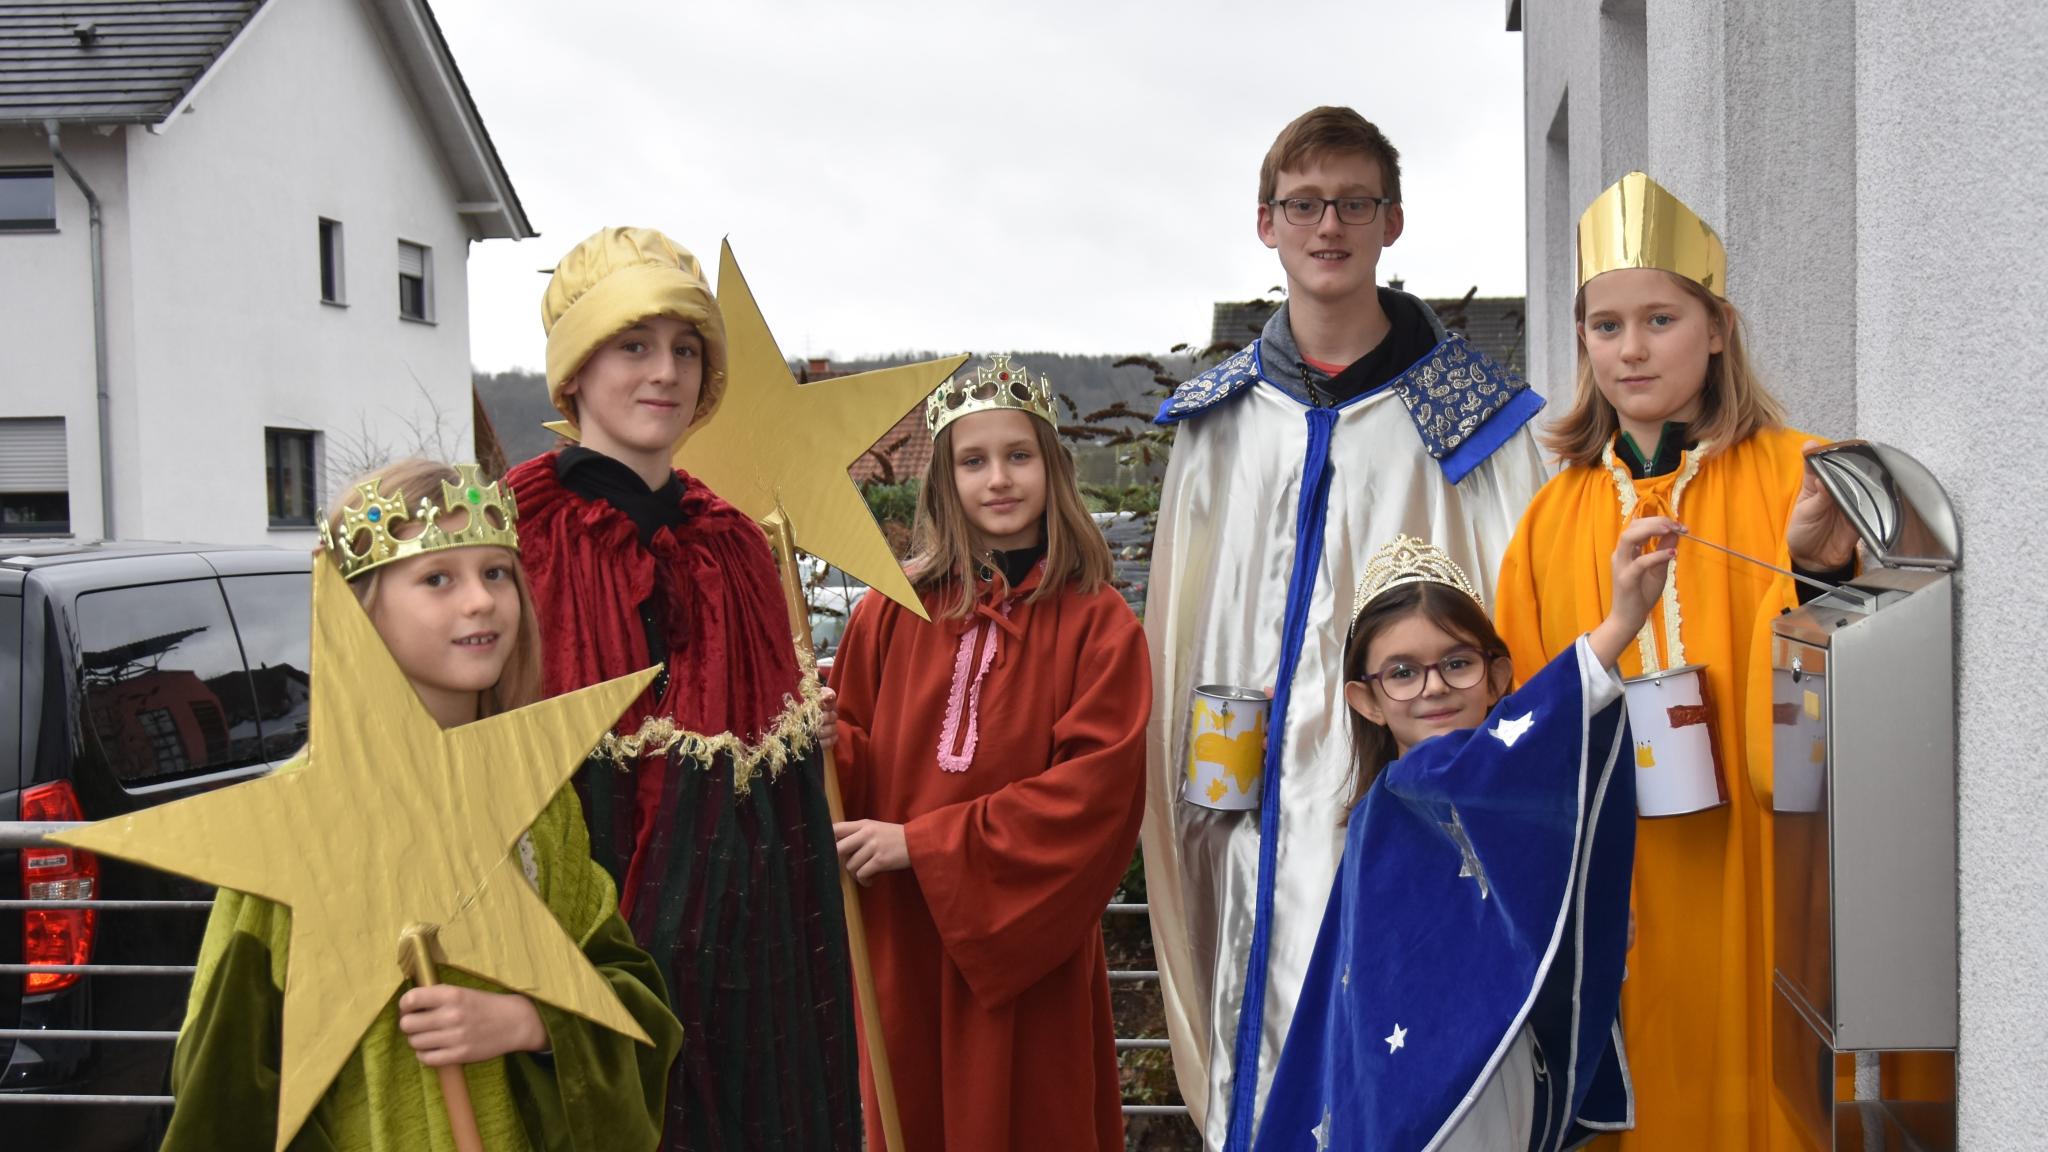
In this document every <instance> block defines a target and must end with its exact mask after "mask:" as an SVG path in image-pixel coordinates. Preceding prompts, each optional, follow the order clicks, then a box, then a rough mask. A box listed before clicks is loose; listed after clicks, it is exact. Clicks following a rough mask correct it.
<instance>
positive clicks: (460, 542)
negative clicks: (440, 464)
mask: <svg viewBox="0 0 2048 1152" xmlns="http://www.w3.org/2000/svg"><path fill="white" fill-rule="evenodd" d="M455 474H456V480H455V482H454V483H452V484H451V483H449V482H448V481H446V480H443V481H441V507H439V508H437V507H435V506H434V502H433V501H431V500H429V499H427V498H426V497H424V496H422V497H420V501H419V503H418V505H416V506H415V507H414V508H413V510H412V511H410V512H408V511H406V508H405V492H404V490H402V489H393V490H392V493H391V495H389V496H385V495H381V494H379V493H378V491H377V481H375V480H365V481H363V482H362V483H361V484H358V485H356V487H355V491H356V494H357V495H358V496H359V497H360V499H358V500H357V501H356V503H355V504H354V505H353V506H350V505H347V504H344V505H343V506H342V509H341V527H340V529H339V530H338V531H333V532H330V531H329V529H328V524H327V517H326V515H325V514H322V515H321V516H320V517H319V520H320V546H321V548H323V549H325V550H326V551H327V552H328V553H329V554H331V555H332V556H333V557H334V562H335V563H336V564H337V565H338V566H340V568H341V576H342V579H344V580H353V579H355V578H356V577H358V576H361V575H362V574H363V573H365V572H368V571H370V570H371V569H373V568H381V567H383V566H384V565H386V564H389V563H391V562H392V561H393V560H403V559H405V558H406V557H408V556H418V555H421V554H422V553H426V552H440V551H443V550H444V549H448V548H480V547H485V546H494V547H498V548H510V549H511V550H513V551H514V552H517V551H518V550H519V531H518V528H517V526H516V524H515V521H516V520H517V518H518V511H517V508H516V506H515V504H514V501H513V498H512V490H511V489H510V488H506V487H504V486H502V485H500V484H497V483H490V484H486V483H484V481H483V478H482V477H481V476H479V475H478V474H477V466H476V465H474V464H457V465H456V466H455ZM444 509H445V511H444ZM457 509H461V510H463V511H466V512H468V513H469V520H468V522H467V523H466V524H464V525H463V526H462V530H461V531H459V532H450V531H448V530H447V529H446V528H443V527H442V526H441V523H440V519H441V517H442V516H444V515H446V514H447V513H448V512H453V511H455V510H457ZM400 522H418V523H422V524H425V525H426V527H425V529H423V530H422V531H421V532H420V533H419V534H418V535H416V536H411V537H407V538H406V539H403V540H401V539H399V538H398V537H397V536H394V535H392V531H393V529H395V528H397V526H398V525H399V523H400Z"/></svg>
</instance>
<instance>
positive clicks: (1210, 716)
mask: <svg viewBox="0 0 2048 1152" xmlns="http://www.w3.org/2000/svg"><path fill="white" fill-rule="evenodd" d="M1272 706H1273V701H1272V699H1271V698H1269V697H1268V696H1267V695H1266V694H1265V693H1264V692H1262V691H1260V690H1259V689H1257V688H1240V687H1237V686H1235V685H1231V684H1204V685H1202V686H1201V687H1199V688H1196V689H1195V690H1194V692H1193V693H1192V694H1191V699H1190V700H1189V702H1188V742H1187V748H1188V778H1187V783H1186V784H1185V785H1183V786H1182V788H1181V796H1182V798H1183V799H1185V800H1187V801H1188V802H1189V803H1191V804H1199V805H1201V806H1202V807H1204V808H1216V809H1220V810H1222V811H1225V812H1244V811H1249V810H1251V809H1254V808H1257V807H1258V806H1259V788H1260V785H1261V783H1262V779H1261V778H1262V776H1263V774H1264V768H1265V763H1266V714H1267V712H1268V710H1269V709H1271V708H1272Z"/></svg>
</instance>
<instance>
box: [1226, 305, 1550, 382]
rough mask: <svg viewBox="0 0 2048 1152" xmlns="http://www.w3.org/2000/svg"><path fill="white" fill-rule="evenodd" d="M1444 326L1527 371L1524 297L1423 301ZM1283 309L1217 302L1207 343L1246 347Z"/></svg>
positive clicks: (1511, 367)
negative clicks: (1268, 320) (1275, 313)
mask: <svg viewBox="0 0 2048 1152" xmlns="http://www.w3.org/2000/svg"><path fill="white" fill-rule="evenodd" d="M1423 303H1425V304H1428V305H1429V306H1430V309H1431V310H1432V311H1434V312H1435V313H1436V314H1437V317H1438V318H1439V319H1441V320H1442V321H1443V322H1444V327H1446V328H1449V329H1450V330H1451V331H1453V332H1457V333H1459V334H1461V335H1463V336H1464V337H1465V339H1467V340H1469V341H1471V342H1472V343H1473V344H1474V345H1476V346H1477V347H1478V348H1479V350H1480V351H1482V352H1484V353H1486V354H1487V355H1488V356H1490V357H1492V358H1493V360H1494V362H1495V363H1497V364H1499V365H1500V366H1502V367H1503V368H1506V369H1508V370H1509V371H1511V372H1517V373H1519V372H1521V371H1522V367H1523V355H1522V348H1523V337H1524V336H1525V335H1526V334H1527V327H1528V312H1527V307H1528V305H1527V302H1526V301H1525V300H1524V299H1523V298H1522V297H1520V296H1472V297H1469V298H1463V297H1461V298H1445V299H1439V300H1425V301H1423ZM1279 308H1280V302H1279V301H1278V300H1243V301H1233V302H1222V303H1218V304H1217V305H1216V307H1215V310H1214V313H1213V316H1212V319H1211V321H1210V329H1209V339H1210V342H1211V343H1212V344H1213V345H1215V346H1216V347H1217V348H1230V349H1236V348H1242V347H1243V346H1245V345H1246V344H1249V343H1251V342H1252V341H1253V340H1255V339H1257V338H1258V335H1259V333H1260V332H1261V331H1262V330H1264V328H1265V326H1266V320H1267V318H1268V317H1270V316H1272V315H1273V313H1274V312H1276V311H1278V310H1279Z"/></svg>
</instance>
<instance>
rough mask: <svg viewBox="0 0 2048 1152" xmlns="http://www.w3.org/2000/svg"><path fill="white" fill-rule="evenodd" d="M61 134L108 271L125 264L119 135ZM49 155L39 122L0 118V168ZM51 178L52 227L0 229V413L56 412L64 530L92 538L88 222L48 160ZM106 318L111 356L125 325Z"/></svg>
mask: <svg viewBox="0 0 2048 1152" xmlns="http://www.w3.org/2000/svg"><path fill="white" fill-rule="evenodd" d="M62 143H63V146H64V152H65V155H66V156H68V157H69V158H70V160H71V162H72V163H73V164H74V165H76V166H77V167H78V170H79V172H80V173H81V174H82V175H83V176H84V177H85V179H86V182H87V183H88V184H90V185H92V189H93V192H94V193H95V194H96V195H98V196H99V198H100V205H101V212H102V219H103V220H104V221H105V223H106V236H105V241H104V246H105V249H106V260H107V268H108V272H109V280H110V281H112V280H114V279H116V278H117V275H118V271H119V270H123V269H125V268H126V267H127V229H126V228H125V226H124V224H123V214H122V211H121V206H122V205H124V204H125V203H126V201H127V189H126V185H127V175H126V168H125V164H124V163H123V148H122V145H121V141H120V138H119V137H118V136H114V137H107V136H102V135H99V134H98V133H96V132H91V131H88V130H85V129H76V130H73V131H72V132H70V133H69V134H66V135H64V136H63V137H62ZM51 163H52V162H51V159H50V146H49V143H48V141H46V140H45V139H44V137H43V134H42V132H41V131H39V130H30V129H26V128H0V168H13V167H40V166H43V165H51ZM53 166H54V165H53ZM56 188H57V231H55V232H45V233H0V317H4V320H0V323H4V325H5V328H4V335H0V417H23V416H61V417H63V419H64V436H65V458H66V463H67V465H68V467H69V470H70V490H69V492H70V500H71V525H72V531H73V533H74V534H75V535H77V536H78V537H79V538H81V539H93V538H97V537H98V536H100V535H101V529H100V474H99V439H98V437H99V432H98V413H97V408H98V403H97V400H96V394H97V382H96V379H95V376H94V370H93V331H92V239H91V237H92V232H91V229H90V227H89V225H88V220H89V214H88V212H87V209H86V203H85V197H84V196H83V195H82V194H81V193H80V192H79V191H78V188H77V186H76V185H75V184H73V183H72V182H71V180H70V178H69V177H68V176H66V175H65V174H64V170H63V169H62V168H57V169H56ZM112 295H121V296H125V293H115V294H112ZM110 303H112V301H110ZM109 320H110V323H109V325H108V343H109V345H110V352H111V355H110V357H109V359H110V360H111V361H112V362H113V364H115V365H117V366H118V365H120V364H122V363H124V362H125V357H126V353H127V351H128V336H129V328H128V325H127V324H126V323H125V317H124V316H122V315H120V314H119V313H118V307H117V310H116V314H113V315H110V316H109ZM121 387H122V385H121V381H120V380H119V378H118V376H117V377H116V379H115V380H114V382H113V389H112V390H113V391H114V392H115V393H116V394H117V395H118V393H119V392H120V391H121ZM117 518H118V517H117ZM116 527H117V528H118V527H120V525H118V524H117V525H116Z"/></svg>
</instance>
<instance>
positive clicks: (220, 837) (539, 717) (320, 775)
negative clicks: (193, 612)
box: [54, 560, 654, 1152]
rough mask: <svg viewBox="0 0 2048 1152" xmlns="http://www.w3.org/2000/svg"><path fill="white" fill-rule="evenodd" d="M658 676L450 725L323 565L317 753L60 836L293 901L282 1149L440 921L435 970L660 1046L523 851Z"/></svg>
mask: <svg viewBox="0 0 2048 1152" xmlns="http://www.w3.org/2000/svg"><path fill="white" fill-rule="evenodd" d="M653 676H654V670H653V669H649V670H647V671H645V672H641V673H638V674H636V675H633V676H622V677H620V678H619V679H616V680H610V681H606V682H605V683H603V684H598V685H595V686H593V687H590V688H585V689H583V690H582V691H580V692H572V693H569V694H568V695H565V696H558V697H556V698H554V699H552V700H548V701H546V702H544V703H541V704H536V705H533V706H532V707H529V708H521V709H519V710H517V711H513V712H507V713H503V714H501V715H497V716H492V717H490V718H488V719H484V720H480V721H477V722H476V723H474V724H466V725H463V726H462V727H460V728H450V729H446V730H443V729H442V728H441V727H440V725H438V724H436V723H435V722H434V719H433V717H431V716H430V715H428V713H427V710H426V708H425V706H423V705H422V704H421V703H420V700H419V697H418V696H417V695H416V694H415V693H414V692H413V690H412V686H411V685H410V684H409V683H408V682H407V681H406V679H405V676H404V674H403V673H401V672H400V671H399V669H398V665H397V664H396V663H395V662H394V661H393V660H392V658H391V654H390V652H389V651H387V650H386V649H385V647H384V642H383V640H382V639H381V638H379V637H378V635H377V631H376V628H375V627H374V626H373V625H371V623H370V620H369V617H368V616H366V615H365V614H364V613H363V610H362V608H361V606H360V605H358V604H357V603H356V599H355V597H354V596H353V595H352V594H351V593H350V592H349V590H348V586H347V585H346V584H345V583H344V582H343V581H342V578H341V574H340V573H339V572H337V571H336V570H335V569H334V567H333V565H331V564H328V563H327V562H326V561H325V560H316V561H315V562H314V564H313V675H312V693H313V695H312V716H311V723H312V731H311V733H310V739H309V740H308V741H307V745H306V750H305V751H304V752H303V753H301V754H300V756H299V757H298V758H296V759H295V760H293V761H292V762H291V763H290V764H287V765H285V766H284V767H283V768H280V769H279V770H278V771H277V772H276V773H274V774H272V775H270V776H267V777H265V778H263V779H261V780H254V781H251V782H249V783H247V784H240V785H237V786H235V787H232V788H224V789H222V790H220V791H218V792H211V793H207V794H205V795H202V796H195V797H192V798H190V799H187V800H181V801H178V802H177V803H173V804H166V805H164V806H162V807H160V808H150V809H146V810H144V811H141V812H136V813H133V814H130V815H127V816H122V817H118V818H116V819H113V820H107V821H103V822H101V823H98V824H94V825H92V826H90V827H87V828H81V829H78V830H76V831H73V832H70V833H66V834H64V835H61V836H57V837H54V839H57V840H61V841H63V842H65V843H68V844H71V845H73V846H75V847H78V848H84V849H89V850H91V851H94V852H101V853H105V854H106V855H109V856H117V857H120V858H122V859H124V860H133V861H135V862H137V863H140V864H146V865H148V866H150V867H152V868H158V869H162V870H164V871H167V872H176V873H179V874H180V875H184V876H190V877H192V878H194V879H196V880H200V881H204V882H206V883H209V884H217V885H220V886H222V887H226V888H233V889H237V890H239V891H242V892H248V893H251V894H254V895H257V896H261V897H263V898H265V899H267V900H272V901H275V902H276V903H279V904H284V905H287V906H289V907H290V908H291V911H292V918H291V953H290V963H289V967H288V968H287V972H286V976H285V988H284V1042H283V1058H282V1063H283V1067H282V1083H281V1085H280V1088H279V1099H278V1125H277V1147H278V1149H279V1150H280V1152H282V1149H283V1148H284V1147H285V1145H286V1144H288V1143H290V1142H291V1139H292V1137H293V1136H294V1135H296V1134H297V1133H298V1131H299V1128H300V1126H301V1125H302V1124H303V1123H304V1122H305V1119H306V1117H307V1116H308V1115H309V1114H310V1113H311V1112H312V1110H313V1106H314V1105H315V1104H317V1103H318V1102H319V1100H320V1097H321V1096H322V1095H323V1094H324V1093H325V1092H326V1091H327V1087H328V1085H330V1084H331V1083H333V1081H334V1076H335V1073H336V1072H337V1071H339V1070H340V1068H341V1065H342V1063H343V1062H344V1061H345V1060H347V1059H348V1055H349V1053H350V1052H351V1051H352V1050H353V1049H354V1048H355V1046H356V1044H357V1043H358V1042H360V1041H361V1039H362V1037H363V1033H364V1031H365V1030H366V1029H367V1028H368V1027H369V1025H370V1023H371V1021H372V1020H374V1019H375V1018H376V1016H377V1014H378V1013H379V1012H381V1011H382V1010H383V1008H384V1005H385V1004H386V1003H388V1002H389V1001H390V1000H391V997H392V995H393V994H394V993H396V992H397V991H398V988H399V984H400V983H401V980H402V974H401V973H400V971H399V968H398V966H397V964H396V963H395V957H396V956H397V953H398V940H399V935H400V934H401V933H402V932H404V931H405V929H406V928H407V927H408V926H410V925H413V924H418V923H425V924H436V925H439V926H440V940H439V952H440V953H441V955H439V956H436V957H435V959H436V960H437V961H441V962H444V963H447V964H451V965H453V966H455V967H457V968H460V969H462V970H464V971H466V972H469V973H472V974H474V975H476V976H479V977H481V978H483V979H485V980H489V981H491V982H493V983H495V984H497V985H499V986H501V987H503V988H506V989H509V990H511V991H514V992H519V993H523V994H524V995H526V996H529V997H532V998H533V999H536V1000H543V1001H546V1002H547V1003H549V1004H552V1005H554V1006H555V1007H557V1008H560V1009H563V1010H564V1011H568V1012H573V1013H575V1014H576V1015H578V1016H582V1017H584V1018H586V1019H588V1020H591V1021H594V1022H596V1023H598V1024H601V1025H603V1026H604V1027H607V1028H610V1029H612V1030H613V1031H616V1032H619V1033H622V1034H624V1035H627V1036H631V1037H633V1038H634V1039H636V1040H639V1041H640V1042H641V1043H643V1044H644V1043H648V1042H649V1041H648V1038H647V1034H646V1033H645V1032H644V1031H643V1030H642V1029H641V1028H640V1026H639V1024H637V1023H636V1022H635V1021H634V1020H633V1018H632V1016H630V1015H629V1014H628V1013H627V1012H626V1010H625V1008H624V1006H623V1005H621V1004H620V1003H619V1000H618V997H617V996H616V994H614V993H613V992H612V990H611V988H610V987H609V986H608V985H607V984H606V983H605V981H604V978H603V977H602V976H600V975H599V974H598V972H597V970H596V969H595V968H593V967H592V966H591V964H590V961H589V960H588V959H587V958H586V957H585V956H584V955H583V952H582V951H581V949H580V948H578V946H577V944H576V941H574V940H572V939H570V938H569V936H568V934H567V933H565V932H564V931H563V930H562V928H561V925H560V924H558V923H557V922H556V920H555V918H554V915H553V914H552V913H550V912H549V911H548V908H547V905H545V904H544V903H542V902H541V899H540V897H539V896H538V895H537V894H536V893H535V892H534V890H533V889H532V887H530V886H529V885H528V883H527V881H526V877H525V874H524V872H523V871H522V869H521V868H520V865H519V862H518V860H517V858H516V855H515V854H514V852H513V847H514V845H515V844H517V842H518V839H519V835H520V833H521V832H522V831H524V830H525V829H526V828H527V826H529V825H530V824H532V823H533V821H534V818H535V817H536V816H538V815H539V814H540V812H541V809H543V808H545V807H546V806H547V804H548V801H549V800H551V799H552V798H553V797H554V795H555V793H556V792H558V791H559V790H560V789H561V788H562V787H563V785H565V784H566V783H568V781H569V778H570V776H571V775H573V774H574V772H575V771H576V767H577V765H578V764H580V763H581V762H582V760H583V757H584V755H585V754H586V753H588V752H589V751H590V749H591V747H592V746H593V745H594V744H596V743H597V741H598V739H599V738H600V737H601V736H602V735H603V734H604V733H605V732H606V731H608V730H609V729H610V728H611V726H612V724H613V723H614V722H615V721H616V720H617V719H618V716H619V714H620V713H621V712H623V711H624V710H625V708H626V706H627V705H628V704H629V703H631V702H632V700H633V698H634V697H636V696H638V695H639V693H640V691H641V690H642V689H643V688H645V687H646V685H647V682H648V681H649V680H650V679H652V678H653Z"/></svg>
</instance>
